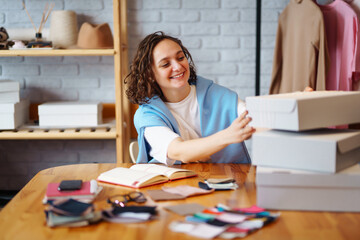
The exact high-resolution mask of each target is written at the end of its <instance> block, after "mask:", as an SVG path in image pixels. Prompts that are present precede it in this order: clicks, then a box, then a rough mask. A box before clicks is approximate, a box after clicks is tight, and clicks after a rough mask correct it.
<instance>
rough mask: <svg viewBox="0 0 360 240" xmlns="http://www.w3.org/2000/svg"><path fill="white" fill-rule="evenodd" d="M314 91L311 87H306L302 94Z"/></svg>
mask: <svg viewBox="0 0 360 240" xmlns="http://www.w3.org/2000/svg"><path fill="white" fill-rule="evenodd" d="M313 91H314V89H312V88H311V87H309V86H307V87H306V88H305V89H304V92H313Z"/></svg>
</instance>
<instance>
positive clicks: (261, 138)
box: [246, 91, 360, 211]
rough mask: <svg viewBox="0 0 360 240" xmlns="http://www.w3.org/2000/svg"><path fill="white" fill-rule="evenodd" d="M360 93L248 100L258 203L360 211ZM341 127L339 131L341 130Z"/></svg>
mask: <svg viewBox="0 0 360 240" xmlns="http://www.w3.org/2000/svg"><path fill="white" fill-rule="evenodd" d="M359 102H360V92H335V91H320V92H297V93H288V94H277V95H270V96H258V97H248V98H246V105H247V108H248V111H249V115H250V116H251V117H252V118H253V121H252V125H253V126H255V127H261V128H266V129H259V131H258V132H257V133H255V134H254V135H253V139H252V160H253V164H254V165H257V169H256V184H257V204H258V206H260V207H264V208H267V209H284V210H314V211H360V205H359V204H358V203H359V200H360V166H359V164H358V162H359V160H360V131H359V130H351V129H346V126H347V124H353V123H360V110H359ZM339 128H340V129H339Z"/></svg>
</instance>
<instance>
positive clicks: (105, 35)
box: [77, 22, 114, 49]
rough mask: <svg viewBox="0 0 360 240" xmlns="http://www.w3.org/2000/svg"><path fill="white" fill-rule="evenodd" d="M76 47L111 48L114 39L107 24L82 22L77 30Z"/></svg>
mask: <svg viewBox="0 0 360 240" xmlns="http://www.w3.org/2000/svg"><path fill="white" fill-rule="evenodd" d="M77 47H79V48H91V49H98V48H100V49H104V48H113V47H114V41H113V37H112V33H111V29H110V26H109V24H107V23H103V24H100V25H95V26H93V25H91V24H90V23H88V22H85V23H83V24H82V25H81V28H80V31H79V36H78V41H77Z"/></svg>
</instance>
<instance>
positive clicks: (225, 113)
mask: <svg viewBox="0 0 360 240" xmlns="http://www.w3.org/2000/svg"><path fill="white" fill-rule="evenodd" d="M196 95H197V100H198V104H199V110H200V128H201V135H202V137H206V136H209V135H212V134H214V133H216V132H218V131H221V130H223V129H225V128H227V127H228V126H230V125H231V123H232V122H233V121H234V120H235V119H236V118H237V102H238V97H237V94H236V93H235V92H233V91H231V90H229V89H227V88H225V87H222V86H220V85H218V84H215V83H214V82H213V81H211V80H207V79H205V78H202V77H200V76H198V77H197V81H196ZM134 124H135V128H136V130H137V132H138V143H139V155H138V158H137V160H136V162H137V163H158V161H156V160H155V159H153V158H152V157H151V156H150V155H149V152H150V149H151V147H150V145H149V144H148V142H147V141H146V140H145V137H144V129H145V128H146V127H154V126H166V127H169V128H170V129H171V130H173V131H174V132H175V133H177V134H179V135H180V131H179V127H178V125H177V122H176V120H175V118H174V116H173V115H172V114H171V112H170V110H169V109H168V108H167V107H166V105H165V103H164V102H163V101H162V100H161V99H160V98H159V97H158V96H155V97H153V98H152V99H150V101H149V102H148V103H147V104H143V105H140V107H139V109H138V110H137V111H136V113H135V116H134ZM189 151H196V146H194V149H189ZM211 162H213V163H251V160H250V157H249V154H248V152H247V149H246V146H245V144H244V143H243V142H242V143H236V144H230V145H229V146H227V147H226V148H224V149H223V150H221V151H219V152H217V153H215V154H213V155H211ZM176 163H177V164H179V163H181V162H180V161H176Z"/></svg>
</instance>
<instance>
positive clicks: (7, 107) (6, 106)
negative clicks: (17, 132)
mask: <svg viewBox="0 0 360 240" xmlns="http://www.w3.org/2000/svg"><path fill="white" fill-rule="evenodd" d="M28 119H29V101H28V100H21V101H20V102H17V103H0V129H2V130H4V129H15V128H17V127H19V126H21V125H23V124H24V123H26V122H27V121H28Z"/></svg>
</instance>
